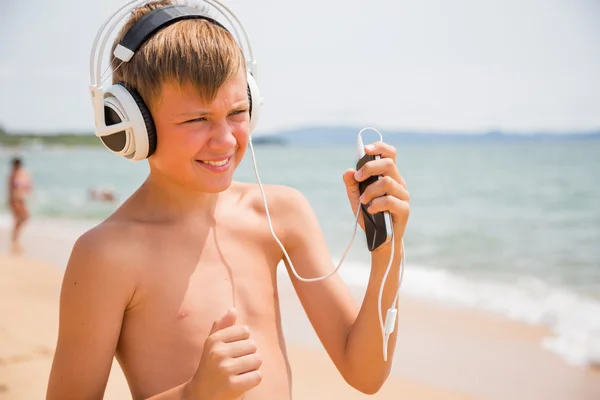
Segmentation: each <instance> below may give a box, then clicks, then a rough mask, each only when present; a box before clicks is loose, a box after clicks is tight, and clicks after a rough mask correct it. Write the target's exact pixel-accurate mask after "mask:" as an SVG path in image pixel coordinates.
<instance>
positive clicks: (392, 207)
mask: <svg viewBox="0 0 600 400" xmlns="http://www.w3.org/2000/svg"><path fill="white" fill-rule="evenodd" d="M367 211H368V212H369V213H371V214H375V213H378V212H382V211H389V212H390V213H391V214H392V215H393V216H394V217H395V218H401V219H407V218H408V214H409V212H410V206H409V205H408V203H407V202H405V201H402V200H400V199H398V198H396V197H393V196H382V197H377V198H376V199H373V201H371V205H370V206H369V207H368V208H367Z"/></svg>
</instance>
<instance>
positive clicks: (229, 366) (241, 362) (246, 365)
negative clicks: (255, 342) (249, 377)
mask: <svg viewBox="0 0 600 400" xmlns="http://www.w3.org/2000/svg"><path fill="white" fill-rule="evenodd" d="M261 365H262V358H261V357H260V355H259V354H258V353H253V354H248V355H245V356H242V357H238V358H230V359H229V360H227V361H226V363H224V365H223V367H224V368H225V370H226V371H227V373H228V374H230V375H239V374H245V373H247V372H250V371H255V370H257V369H259V368H260V366H261Z"/></svg>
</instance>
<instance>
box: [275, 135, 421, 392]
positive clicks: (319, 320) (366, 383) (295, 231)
mask: <svg viewBox="0 0 600 400" xmlns="http://www.w3.org/2000/svg"><path fill="white" fill-rule="evenodd" d="M365 151H366V153H367V154H379V155H381V159H380V160H375V161H370V162H368V163H366V164H365V165H364V166H363V167H362V168H361V170H360V171H358V173H356V171H354V170H347V171H346V172H345V173H344V183H345V184H346V190H347V194H348V198H349V200H350V203H351V206H352V210H353V211H354V213H355V214H356V210H357V208H358V205H359V201H361V202H363V203H364V204H367V203H369V202H370V201H372V202H371V206H370V208H369V212H371V213H376V212H379V211H389V212H390V214H391V215H392V221H393V227H394V242H393V243H394V244H395V249H394V260H393V263H392V267H391V270H390V272H389V274H388V276H387V278H386V284H385V287H384V291H383V296H382V303H381V311H382V314H383V315H382V318H383V319H385V313H386V311H387V309H388V308H389V307H390V305H391V304H392V302H393V300H394V296H395V294H396V291H397V289H398V282H399V267H400V260H401V257H402V245H401V243H402V237H403V235H404V230H405V228H406V223H407V221H408V215H409V205H408V202H409V199H410V197H409V194H408V192H407V190H406V184H405V182H404V180H403V178H402V176H401V175H400V173H399V171H398V169H397V167H396V164H395V158H396V150H395V148H394V147H392V146H390V145H387V144H385V143H383V142H376V143H374V144H373V147H369V146H366V148H365ZM374 175H383V176H384V178H383V179H379V180H378V181H377V182H375V183H373V184H371V185H369V187H368V188H367V190H366V191H365V193H364V196H363V197H364V198H361V199H360V200H359V190H358V181H363V180H365V179H367V178H368V177H369V176H374ZM288 195H289V196H288V197H287V204H288V205H289V202H290V201H291V202H292V203H293V207H289V208H288V210H289V211H288V212H286V213H285V219H284V229H285V237H284V245H285V247H286V250H287V252H288V254H289V256H290V259H291V261H292V263H293V265H294V267H295V270H296V272H297V273H298V275H300V277H302V278H314V277H319V276H323V275H326V274H328V273H329V272H331V271H332V269H333V268H334V265H333V263H332V259H331V256H330V254H329V251H328V249H327V244H326V241H325V238H324V236H323V232H322V231H321V228H320V226H319V222H318V220H317V218H316V216H315V214H314V212H313V210H312V208H311V207H310V204H309V203H308V201H307V199H306V198H305V197H304V196H302V195H301V194H299V193H298V192H295V194H293V195H291V194H288ZM349 220H350V221H351V218H349ZM359 222H360V224H361V227H363V229H364V226H363V222H362V216H361V217H360V219H359ZM357 234H358V233H357ZM391 246H392V242H390V243H387V244H386V245H384V246H382V247H380V248H379V249H377V250H375V251H374V252H372V253H371V273H370V277H369V282H368V285H367V289H366V293H365V296H364V300H363V303H362V305H361V306H360V307H359V306H358V305H357V304H356V301H355V300H354V297H353V296H352V294H351V293H350V290H349V289H348V287H347V286H346V285H345V284H344V282H343V280H342V279H341V278H340V276H339V274H335V275H333V276H331V277H329V278H327V279H325V280H322V281H318V282H302V281H300V280H298V279H296V278H295V276H294V275H293V274H292V272H291V271H289V273H290V276H291V280H292V283H293V285H294V288H295V290H296V293H297V294H298V297H299V299H300V301H301V303H302V305H303V307H304V310H305V311H306V314H307V316H308V318H309V320H310V322H311V323H312V325H313V327H314V329H315V332H316V333H317V335H318V336H319V339H320V340H321V342H322V344H323V346H324V347H325V349H326V351H327V352H328V354H329V356H330V357H331V359H332V361H333V362H334V364H335V366H336V367H337V369H338V370H339V371H340V373H341V374H342V376H343V377H344V379H345V380H346V382H348V383H349V384H350V385H351V386H353V387H354V388H355V389H357V390H360V391H361V392H363V393H368V394H372V393H375V392H377V391H378V390H379V389H380V388H381V386H382V385H383V383H384V382H385V380H386V379H387V376H388V374H389V371H390V368H391V365H392V361H393V354H394V349H395V343H396V335H397V332H396V327H395V328H394V332H393V333H392V334H391V335H390V338H389V344H388V357H387V361H384V359H383V337H382V333H381V328H380V322H379V316H378V304H377V303H378V295H379V288H380V285H381V282H382V280H383V276H384V273H385V269H386V267H387V264H388V261H389V257H390V254H391ZM286 266H287V268H288V270H289V265H288V263H287V261H286ZM342 268H343V266H342Z"/></svg>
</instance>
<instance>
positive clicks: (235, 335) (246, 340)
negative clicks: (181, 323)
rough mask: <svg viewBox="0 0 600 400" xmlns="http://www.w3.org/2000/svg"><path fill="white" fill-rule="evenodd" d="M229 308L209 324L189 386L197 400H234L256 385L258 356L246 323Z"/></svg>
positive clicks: (258, 379)
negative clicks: (240, 320) (198, 362)
mask: <svg viewBox="0 0 600 400" xmlns="http://www.w3.org/2000/svg"><path fill="white" fill-rule="evenodd" d="M236 320H237V312H236V311H235V309H230V310H228V311H227V313H226V314H225V315H224V316H223V317H221V318H220V319H219V320H217V321H215V322H214V323H213V326H212V329H211V331H210V333H209V335H208V338H207V339H206V342H205V343H204V349H203V351H202V357H201V359H200V365H199V366H198V370H197V371H196V374H195V376H194V378H193V379H192V381H191V382H190V389H191V391H192V392H193V393H194V396H196V398H197V399H201V400H234V399H237V398H239V397H240V396H242V395H243V394H244V393H245V392H247V391H248V390H250V389H252V388H254V387H255V386H257V385H258V384H259V383H260V382H261V380H262V376H261V373H260V370H259V368H260V366H261V364H262V359H261V358H260V355H259V354H258V352H257V351H256V350H257V349H256V343H254V340H252V339H251V338H250V330H249V329H248V327H246V326H242V325H236Z"/></svg>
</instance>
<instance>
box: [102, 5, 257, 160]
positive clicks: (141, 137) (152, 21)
mask: <svg viewBox="0 0 600 400" xmlns="http://www.w3.org/2000/svg"><path fill="white" fill-rule="evenodd" d="M204 1H205V2H206V3H208V4H210V5H211V6H213V7H214V8H215V9H216V10H217V11H218V12H219V13H220V14H221V15H222V16H223V17H224V18H225V19H226V20H227V21H228V22H229V23H230V24H231V25H232V27H233V31H234V33H235V38H236V40H237V43H238V44H239V45H240V47H241V48H242V51H244V50H245V51H246V53H247V57H246V55H244V56H245V57H246V70H247V80H248V100H249V101H250V126H249V132H250V133H252V131H253V130H254V128H255V127H256V123H257V121H258V116H259V114H260V112H259V111H260V106H261V105H262V103H263V99H262V98H261V96H260V92H259V89H258V84H257V82H256V76H257V64H256V61H255V60H254V57H253V55H252V47H251V46H250V39H249V38H248V35H247V34H246V31H245V30H244V27H243V26H242V23H241V22H240V20H239V19H238V18H237V16H236V15H235V14H234V13H233V12H232V11H231V10H230V9H229V8H228V7H226V6H225V5H224V4H222V3H221V2H220V1H218V0H204ZM150 2H151V1H148V0H144V1H140V0H133V1H129V2H127V3H126V4H125V5H123V6H122V7H121V8H120V9H118V10H117V11H116V12H115V13H114V14H112V15H111V16H110V18H108V19H107V20H106V22H104V24H103V25H102V26H101V27H100V29H99V30H98V33H97V34H96V38H95V39H94V45H93V46H92V51H91V55H90V82H91V83H90V93H91V97H92V106H93V109H94V120H95V130H94V133H95V135H96V136H97V137H99V138H100V141H101V142H102V143H103V144H104V146H105V147H106V148H107V149H108V150H110V151H111V152H113V153H115V154H118V155H121V156H124V157H125V158H126V159H128V160H131V161H139V160H143V159H146V158H148V157H150V156H151V155H152V154H153V153H154V151H155V150H156V128H155V126H154V121H153V119H152V115H151V113H150V110H149V108H148V106H147V105H146V104H145V103H144V100H143V99H142V97H141V96H140V94H139V93H138V92H137V91H136V90H135V89H134V88H130V87H127V85H126V84H124V83H123V82H118V83H116V84H114V85H112V86H110V87H108V88H103V87H102V81H101V79H102V75H103V74H100V70H101V62H102V54H103V53H104V49H105V47H106V44H107V41H108V37H109V36H110V34H111V33H112V32H113V31H114V30H115V28H116V26H117V24H118V23H119V22H120V21H121V20H123V18H125V16H126V15H127V14H129V13H130V12H131V11H133V10H134V9H135V8H136V7H139V6H142V5H145V4H146V3H150ZM123 10H125V14H124V15H122V16H121V17H120V18H118V19H116V20H115V21H114V22H113V24H112V25H111V26H110V27H109V29H108V32H107V33H106V35H105V36H104V38H103V39H102V43H101V44H100V50H99V52H98V55H97V56H96V49H97V47H98V43H99V41H100V37H101V35H102V32H103V31H104V29H105V28H106V26H107V25H108V24H109V23H110V22H111V21H112V20H113V19H114V18H115V17H116V16H117V15H118V14H119V13H120V12H122V11H123ZM184 19H203V20H206V21H209V22H211V23H213V24H215V25H217V26H220V27H221V28H223V29H225V30H227V29H226V28H225V27H224V26H223V25H222V24H220V23H219V22H217V21H216V20H214V19H212V18H209V17H208V16H206V15H204V14H202V11H201V10H199V9H196V8H193V7H188V6H185V5H178V4H176V5H168V6H164V7H159V8H157V9H155V10H153V11H151V12H149V13H148V14H146V15H145V16H144V17H142V18H141V19H140V20H139V21H137V22H136V23H135V24H134V25H133V26H132V27H131V28H130V29H129V31H127V33H126V34H125V36H124V37H123V39H122V40H121V42H120V43H119V44H118V45H117V46H116V47H115V50H114V52H113V56H114V57H116V58H117V59H119V60H121V62H128V61H129V60H131V58H132V57H133V56H134V54H135V52H136V51H137V50H138V49H139V48H140V47H141V46H142V44H144V42H146V40H148V39H149V38H150V37H151V36H152V35H154V34H155V33H156V32H158V31H159V30H160V29H162V28H164V27H166V26H168V25H171V24H173V23H175V22H177V21H181V20H184ZM236 23H237V27H236ZM240 32H241V34H240ZM242 37H243V38H244V39H245V41H244V43H243V42H242V41H241V40H240V39H241V38H242ZM244 44H245V46H244ZM94 64H95V69H94Z"/></svg>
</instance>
